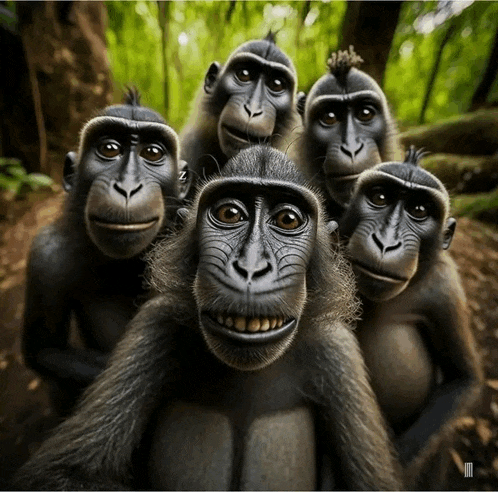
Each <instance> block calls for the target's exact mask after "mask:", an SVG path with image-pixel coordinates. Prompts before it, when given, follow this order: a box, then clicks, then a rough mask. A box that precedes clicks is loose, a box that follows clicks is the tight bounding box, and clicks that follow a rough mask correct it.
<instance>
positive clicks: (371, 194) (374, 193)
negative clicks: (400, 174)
mask: <svg viewBox="0 0 498 492" xmlns="http://www.w3.org/2000/svg"><path fill="white" fill-rule="evenodd" d="M366 196H367V198H368V200H369V201H370V202H371V203H372V204H373V205H375V206H376V207H385V206H386V205H388V204H389V202H390V197H389V194H388V193H387V192H386V190H385V189H384V188H383V187H382V186H374V187H373V188H372V189H370V190H369V191H367V193H366Z"/></svg>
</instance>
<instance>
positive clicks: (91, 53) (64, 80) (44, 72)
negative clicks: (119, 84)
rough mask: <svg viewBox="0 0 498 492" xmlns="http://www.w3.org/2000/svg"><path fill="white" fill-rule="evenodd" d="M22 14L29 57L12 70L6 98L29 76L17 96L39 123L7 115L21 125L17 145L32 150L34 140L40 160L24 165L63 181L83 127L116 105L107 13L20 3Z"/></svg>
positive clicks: (84, 5) (87, 6) (98, 5)
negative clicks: (100, 111)
mask: <svg viewBox="0 0 498 492" xmlns="http://www.w3.org/2000/svg"><path fill="white" fill-rule="evenodd" d="M16 9H17V17H18V28H19V33H20V39H21V41H22V47H23V56H22V57H20V58H19V62H20V63H10V64H9V70H8V72H7V73H8V76H6V77H2V78H1V80H0V92H2V91H3V90H4V88H6V87H7V88H8V87H10V88H11V90H12V81H13V80H19V81H23V80H24V79H23V78H22V77H21V74H19V73H18V72H20V71H23V72H24V74H26V73H27V75H28V77H27V79H28V85H26V81H25V80H24V82H22V84H23V85H22V87H19V88H14V90H16V91H17V92H19V90H22V94H18V97H21V98H24V99H26V100H29V101H31V107H32V108H33V114H34V115H35V117H34V118H33V117H31V118H27V119H26V120H25V121H22V120H20V119H19V118H15V117H14V116H15V115H14V116H13V115H10V114H7V118H10V119H11V121H12V122H13V124H14V125H15V127H14V128H12V129H11V131H10V135H12V136H14V138H15V141H14V142H13V144H14V145H23V144H29V143H30V142H29V141H30V140H31V139H32V138H33V136H34V137H35V140H37V152H36V158H35V157H34V156H33V154H32V155H31V156H30V158H29V159H30V160H25V159H26V157H28V156H27V155H26V156H24V159H23V165H24V166H25V167H26V169H27V170H28V171H29V172H33V171H35V172H40V171H41V172H45V173H47V174H49V175H50V176H52V177H53V178H54V179H55V180H60V179H61V178H62V168H63V163H64V156H65V154H66V152H68V151H69V150H74V149H77V146H78V137H79V131H80V129H81V126H82V125H83V124H84V123H85V121H87V120H88V119H89V118H90V117H91V116H93V115H94V113H95V111H96V110H97V109H99V108H102V107H104V106H106V105H107V104H109V103H110V102H111V101H112V83H111V79H110V71H109V63H108V60H107V52H106V47H105V35H104V32H105V14H106V11H105V8H104V4H103V2H100V1H96V2H56V1H46V2H17V3H16ZM6 51H8V50H6ZM24 77H25V78H26V75H24ZM2 110H3V109H2ZM11 110H12V108H11ZM27 137H28V138H27ZM23 140H24V141H25V142H24V143H23ZM26 141H28V142H26ZM11 157H15V156H13V155H12V156H11Z"/></svg>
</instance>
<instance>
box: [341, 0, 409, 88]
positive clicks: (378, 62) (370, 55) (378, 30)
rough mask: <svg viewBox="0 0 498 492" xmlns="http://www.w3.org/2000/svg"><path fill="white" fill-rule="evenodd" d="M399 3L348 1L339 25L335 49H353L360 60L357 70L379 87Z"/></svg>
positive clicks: (395, 24)
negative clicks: (337, 46)
mask: <svg viewBox="0 0 498 492" xmlns="http://www.w3.org/2000/svg"><path fill="white" fill-rule="evenodd" d="M402 3H403V2H401V1H389V2H378V1H377V2H371V1H356V0H348V4H347V8H346V14H345V16H344V20H343V23H342V35H341V37H340V40H339V49H341V50H347V49H349V46H350V45H353V46H354V49H355V51H356V53H358V54H359V55H360V56H361V57H362V58H363V60H364V63H363V65H362V66H361V69H362V70H364V71H365V72H367V73H368V74H369V75H371V76H372V77H373V78H374V79H375V80H376V81H377V82H378V83H379V85H381V86H382V82H383V79H384V72H385V69H386V64H387V59H388V57H389V51H390V50H391V44H392V40H393V37H394V32H395V31H396V26H397V25H398V19H399V13H400V11H401V5H402Z"/></svg>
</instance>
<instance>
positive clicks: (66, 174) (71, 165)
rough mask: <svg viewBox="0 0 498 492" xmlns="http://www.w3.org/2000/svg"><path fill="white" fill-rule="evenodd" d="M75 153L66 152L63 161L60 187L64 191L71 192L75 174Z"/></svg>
mask: <svg viewBox="0 0 498 492" xmlns="http://www.w3.org/2000/svg"><path fill="white" fill-rule="evenodd" d="M76 157H77V154H76V152H68V153H67V154H66V158H65V159H64V171H63V176H62V187H63V188H64V191H67V192H69V191H71V188H72V187H73V184H74V183H73V181H74V175H75V174H76Z"/></svg>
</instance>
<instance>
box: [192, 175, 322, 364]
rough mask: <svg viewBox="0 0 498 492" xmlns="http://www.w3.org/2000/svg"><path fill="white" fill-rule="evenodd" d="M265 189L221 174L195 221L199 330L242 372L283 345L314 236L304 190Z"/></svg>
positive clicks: (313, 207) (291, 332)
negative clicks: (197, 242)
mask: <svg viewBox="0 0 498 492" xmlns="http://www.w3.org/2000/svg"><path fill="white" fill-rule="evenodd" d="M234 187H236V189H237V194H236V195H234V194H233V191H232V190H233V189H234ZM255 189H256V190H257V192H256V193H255ZM264 191H265V192H264V193H263V190H262V189H261V186H260V185H259V184H258V183H257V181H256V180H254V182H251V180H250V179H246V180H244V179H240V178H237V179H231V178H227V181H226V182H222V183H221V184H219V185H218V186H216V187H213V189H209V190H208V191H207V192H206V191H205V192H204V193H203V196H202V197H201V201H200V207H199V213H198V218H197V221H198V228H199V229H198V230H199V247H200V251H199V267H198V270H197V276H196V281H195V284H194V289H195V293H196V297H197V302H198V307H199V314H200V320H201V329H202V332H203V335H204V338H205V340H206V342H207V344H208V346H209V347H210V349H211V350H212V351H213V353H214V354H215V355H216V356H217V357H218V358H219V359H221V360H222V361H223V362H225V363H226V364H228V365H229V366H232V367H236V368H237V369H242V370H254V369H260V368H262V367H265V366H266V365H268V364H269V363H271V362H273V361H274V360H276V359H277V358H278V357H280V356H281V355H282V354H283V353H284V351H285V350H286V349H287V348H288V346H289V345H290V343H291V341H292V339H293V338H294V336H295V334H296V331H297V326H298V323H299V318H300V316H301V314H302V311H303V309H304V303H305V300H306V295H307V292H306V272H307V268H308V264H309V261H310V258H311V254H312V251H313V246H314V244H315V241H316V237H315V236H316V220H317V203H316V200H314V199H312V197H311V194H309V193H307V194H305V192H304V191H301V189H300V187H298V186H292V185H286V186H285V189H283V187H281V186H278V185H275V186H269V187H267V188H266V189H265V190H264ZM308 195H309V196H308ZM208 294H209V295H208Z"/></svg>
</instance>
